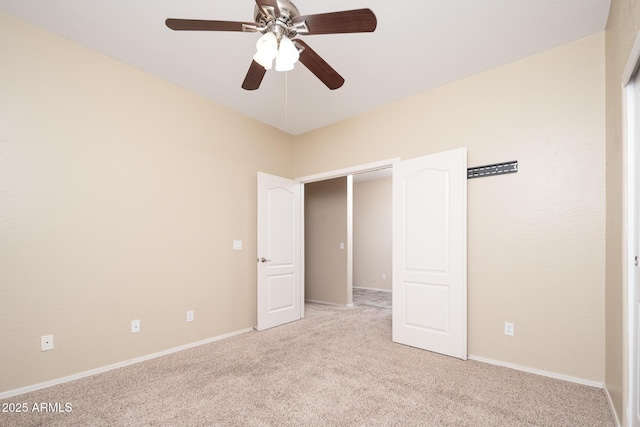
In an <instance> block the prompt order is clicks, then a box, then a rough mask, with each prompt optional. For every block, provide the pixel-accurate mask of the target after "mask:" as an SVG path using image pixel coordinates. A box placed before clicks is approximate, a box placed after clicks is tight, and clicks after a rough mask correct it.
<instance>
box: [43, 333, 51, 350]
mask: <svg viewBox="0 0 640 427" xmlns="http://www.w3.org/2000/svg"><path fill="white" fill-rule="evenodd" d="M40 350H41V351H47V350H53V335H43V336H41V337H40Z"/></svg>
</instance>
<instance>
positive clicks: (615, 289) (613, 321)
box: [605, 0, 640, 425]
mask: <svg viewBox="0 0 640 427" xmlns="http://www.w3.org/2000/svg"><path fill="white" fill-rule="evenodd" d="M639 31H640V2H638V1H636V0H612V2H611V10H610V13H609V21H608V22H607V31H606V75H607V79H606V92H607V99H606V109H607V113H606V117H607V119H606V120H607V137H606V141H607V142H606V162H607V226H606V235H607V243H606V289H605V291H606V293H605V299H606V380H605V385H606V387H607V391H608V392H609V395H610V396H611V400H612V402H613V404H614V407H615V410H616V412H617V416H618V418H619V419H620V420H623V422H626V417H625V416H624V415H625V413H626V410H625V409H626V408H625V407H626V405H625V403H624V402H625V401H626V400H627V393H626V391H625V389H626V386H627V372H628V371H627V367H626V364H627V358H626V357H625V350H624V349H625V348H626V347H625V345H626V343H625V337H623V331H624V330H626V327H625V326H624V322H626V304H625V303H624V301H625V299H626V280H625V275H624V270H623V269H624V268H625V265H624V263H623V258H624V252H623V250H622V247H623V244H624V243H625V239H624V238H623V230H624V227H625V226H624V224H623V205H624V201H623V171H624V165H625V160H624V157H623V156H624V151H625V150H624V148H623V145H624V140H623V122H624V119H623V113H622V84H623V82H622V73H623V71H624V68H625V66H626V65H627V61H628V59H629V55H630V54H631V49H632V47H633V44H634V42H635V40H636V37H637V35H638V32H639ZM625 425H626V424H625Z"/></svg>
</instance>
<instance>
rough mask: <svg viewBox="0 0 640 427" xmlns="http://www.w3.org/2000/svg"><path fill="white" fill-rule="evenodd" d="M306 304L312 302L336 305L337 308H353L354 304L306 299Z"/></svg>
mask: <svg viewBox="0 0 640 427" xmlns="http://www.w3.org/2000/svg"><path fill="white" fill-rule="evenodd" d="M304 302H312V303H314V304H322V305H335V306H336V307H353V304H336V303H335V302H326V301H318V300H314V299H306V300H304Z"/></svg>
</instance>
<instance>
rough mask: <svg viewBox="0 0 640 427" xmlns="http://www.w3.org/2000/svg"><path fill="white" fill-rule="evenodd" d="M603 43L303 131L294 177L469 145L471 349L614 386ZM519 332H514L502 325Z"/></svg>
mask: <svg viewBox="0 0 640 427" xmlns="http://www.w3.org/2000/svg"><path fill="white" fill-rule="evenodd" d="M604 102H605V94H604V34H601V35H597V36H594V37H590V38H587V39H584V40H581V41H578V42H575V43H572V44H569V45H565V46H562V47H559V48H557V49H553V50H550V51H547V52H544V53H542V54H539V55H535V56H532V57H529V58H526V59H524V60H521V61H518V62H515V63H512V64H509V65H506V66H503V67H500V68H496V69H494V70H491V71H488V72H485V73H482V74H479V75H476V76H473V77H471V78H468V79H465V80H462V81H459V82H456V83H454V84H451V85H448V86H445V87H442V88H439V89H436V90H432V91H429V92H426V93H422V94H420V95H417V96H414V97H412V98H408V99H405V100H402V101H399V102H396V103H394V104H391V105H388V106H385V107H382V108H379V109H376V110H374V111H371V112H369V113H366V114H363V115H360V116H358V117H354V118H351V119H348V120H345V121H343V122H340V123H337V124H335V125H332V126H327V127H325V128H322V129H319V130H317V131H314V132H310V133H308V134H305V135H301V136H298V137H297V138H296V140H295V144H294V153H295V160H294V165H295V175H296V176H307V175H311V174H315V173H321V172H324V171H330V170H337V169H341V168H346V167H351V166H355V165H360V164H365V163H369V162H375V161H379V160H383V159H389V158H393V157H396V156H399V157H402V158H405V159H408V158H412V157H416V156H421V155H426V154H429V153H435V152H440V151H444V150H448V149H452V148H457V147H462V146H466V147H467V148H468V150H469V154H468V163H469V165H470V166H475V165H482V164H486V163H495V162H500V161H507V160H518V161H519V165H520V170H519V172H518V173H517V174H513V175H508V176H501V177H489V178H481V179H474V180H471V181H469V183H468V331H469V335H468V348H469V353H470V354H472V355H475V356H480V357H485V358H489V359H494V360H498V361H503V362H509V363H513V364H517V365H521V366H525V367H530V368H535V369H540V370H545V371H550V372H555V373H559V374H564V375H568V376H572V377H577V378H582V379H586V380H592V381H597V382H603V381H604V302H603V296H604V263H603V260H604V243H605V235H604V228H605V186H604V182H605V169H604V166H605V165H604V148H605V145H604V138H605V115H604V114H605V113H604ZM505 321H509V322H514V323H515V336H514V337H513V338H510V337H506V336H505V335H504V332H503V331H504V322H505Z"/></svg>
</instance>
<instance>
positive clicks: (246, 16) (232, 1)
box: [0, 0, 610, 135]
mask: <svg viewBox="0 0 640 427" xmlns="http://www.w3.org/2000/svg"><path fill="white" fill-rule="evenodd" d="M294 3H295V5H296V6H297V7H298V9H299V10H300V13H301V14H302V15H309V14H315V13H325V12H334V11H340V10H350V9H359V8H364V7H368V8H370V9H371V10H373V12H374V13H375V14H376V16H377V18H378V28H377V29H376V31H375V32H374V33H362V34H335V35H314V36H302V38H304V40H305V41H306V42H307V43H308V44H309V46H310V47H311V48H313V49H314V50H315V51H316V52H317V53H318V54H320V55H321V56H322V57H323V58H324V59H325V60H326V61H327V62H328V63H329V64H331V65H332V66H333V67H334V68H335V69H336V70H337V71H338V72H339V73H340V74H341V75H342V76H343V77H344V78H345V80H346V82H345V84H344V86H343V87H342V88H340V89H338V90H335V91H330V90H329V89H327V88H326V87H325V86H324V85H323V84H322V83H321V82H320V81H319V80H318V79H317V78H316V77H315V76H314V75H313V74H311V73H310V72H309V71H308V70H307V69H306V68H305V67H304V66H303V65H302V64H296V68H295V69H294V70H293V71H290V72H288V73H279V72H276V71H274V70H271V71H268V72H267V74H266V75H265V78H264V80H263V82H262V86H261V87H260V89H258V90H257V91H245V90H243V89H242V88H241V87H240V85H241V84H242V81H243V80H244V77H245V75H246V72H247V70H248V68H249V65H250V63H251V58H252V56H253V54H254V52H255V43H256V41H257V39H258V38H259V37H260V34H259V33H239V32H184V31H180V32H174V31H172V30H169V29H168V28H167V27H166V26H165V25H164V20H165V19H166V18H186V19H212V20H230V21H249V22H250V21H253V9H254V6H255V2H254V1H253V0H226V1H223V0H106V1H105V0H0V10H2V11H4V12H6V13H9V14H11V15H14V16H17V17H19V18H22V19H24V20H26V21H28V22H31V23H33V24H35V25H37V26H39V27H42V28H44V29H46V30H49V31H52V32H54V33H56V34H59V35H61V36H63V37H65V38H67V39H70V40H73V41H75V42H77V43H79V44H82V45H84V46H87V47H89V48H91V49H94V50H97V51H99V52H102V53H104V54H106V55H109V56H111V57H113V58H116V59H118V60H120V61H122V62H124V63H127V64H130V65H132V66H134V67H136V68H138V69H141V70H143V71H146V72H148V73H150V74H153V75H156V76H158V77H160V78H163V79H165V80H168V81H170V82H173V83H175V84H177V85H180V86H182V87H184V88H187V89H189V90H191V91H193V92H195V93H198V94H200V95H202V96H204V97H207V98H209V99H211V100H213V101H215V102H217V103H219V104H223V105H226V106H228V107H229V108H232V109H233V110H236V111H239V112H240V113H243V114H245V115H247V116H250V117H253V118H255V119H257V120H259V121H261V122H263V123H266V124H268V125H271V126H273V127H275V128H278V129H281V130H283V131H285V132H287V133H290V134H292V135H298V134H301V133H304V132H307V131H310V130H312V129H316V128H319V127H322V126H325V125H328V124H330V123H334V122H337V121H340V120H343V119H345V118H347V117H350V116H353V115H356V114H360V113H363V112H365V111H367V110H371V109H373V108H376V107H379V106H381V105H384V104H388V103H390V102H393V101H395V100H398V99H402V98H406V97H409V96H412V95H415V94H418V93H420V92H423V91H426V90H429V89H432V88H435V87H438V86H441V85H444V84H447V83H450V82H452V81H455V80H458V79H461V78H464V77H467V76H470V75H473V74H476V73H479V72H482V71H485V70H488V69H491V68H495V67H497V66H500V65H503V64H506V63H509V62H512V61H515V60H518V59H520V58H524V57H526V56H529V55H532V54H535V53H539V52H542V51H544V50H547V49H551V48H554V47H557V46H560V45H562V44H565V43H569V42H571V41H574V40H579V39H581V38H584V37H588V36H591V35H594V34H597V33H599V32H601V31H603V30H604V29H605V25H606V21H607V16H608V13H609V6H610V0H482V1H478V0H404V1H392V0H385V1H383V0H324V1H321V2H320V1H313V0H294Z"/></svg>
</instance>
